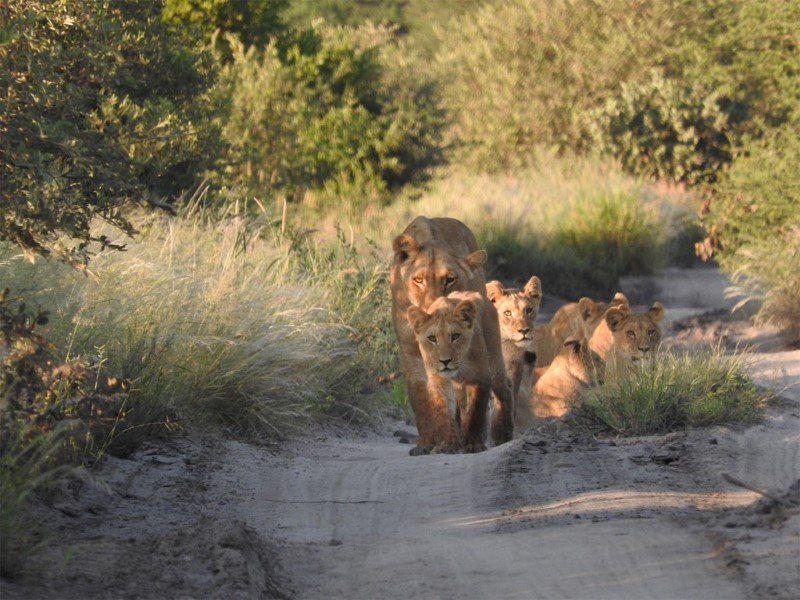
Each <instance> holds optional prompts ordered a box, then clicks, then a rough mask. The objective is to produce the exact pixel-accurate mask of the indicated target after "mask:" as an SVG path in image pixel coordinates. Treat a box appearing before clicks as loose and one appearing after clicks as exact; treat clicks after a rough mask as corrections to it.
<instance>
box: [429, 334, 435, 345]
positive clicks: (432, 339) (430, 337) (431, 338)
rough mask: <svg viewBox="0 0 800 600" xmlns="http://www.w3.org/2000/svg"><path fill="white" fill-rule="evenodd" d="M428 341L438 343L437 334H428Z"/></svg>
mask: <svg viewBox="0 0 800 600" xmlns="http://www.w3.org/2000/svg"><path fill="white" fill-rule="evenodd" d="M428 341H429V342H430V343H431V344H435V343H436V336H435V335H429V336H428Z"/></svg>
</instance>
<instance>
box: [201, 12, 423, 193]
mask: <svg viewBox="0 0 800 600" xmlns="http://www.w3.org/2000/svg"><path fill="white" fill-rule="evenodd" d="M392 35H393V32H392V30H391V29H390V28H386V27H371V26H365V27H363V28H361V29H359V30H349V29H346V28H324V27H323V28H321V29H318V30H317V29H309V30H307V31H305V32H301V33H300V34H298V35H297V36H296V37H295V38H294V39H293V40H292V41H291V42H286V41H283V42H281V44H280V45H279V44H276V43H273V44H270V45H269V46H267V48H265V49H264V51H263V52H258V51H256V50H255V49H254V48H252V47H251V48H249V49H245V48H244V46H242V45H241V44H237V43H234V44H233V60H232V63H231V64H230V65H228V66H227V67H225V68H224V69H223V71H222V77H221V83H220V87H219V88H218V90H217V92H218V98H220V102H221V105H222V106H223V116H222V122H223V135H224V138H225V140H226V142H227V143H228V144H229V145H230V152H229V153H228V155H227V161H226V164H225V165H224V166H223V169H221V172H220V175H221V179H222V180H223V181H224V182H226V183H227V184H229V185H237V184H241V185H243V186H244V187H245V188H246V189H249V190H252V192H253V193H257V194H263V192H264V190H268V193H269V192H271V194H279V193H280V194H282V195H288V197H289V198H296V197H298V196H300V197H301V196H302V191H303V190H304V189H306V188H309V189H312V190H322V189H325V188H328V189H329V190H330V191H332V192H334V193H335V192H336V191H339V190H341V189H344V190H350V189H352V187H351V186H352V185H353V184H355V187H356V189H357V190H367V191H368V192H370V194H371V199H372V200H375V199H376V198H378V199H380V197H381V195H383V194H384V193H385V192H386V191H387V190H388V189H389V188H390V187H391V186H394V185H397V184H400V183H405V182H408V181H411V180H414V179H415V178H418V177H419V176H420V174H421V168H422V167H423V166H428V164H429V162H430V161H431V160H432V159H433V158H434V157H435V152H436V150H435V148H436V140H437V134H436V129H437V127H438V126H437V124H436V117H435V114H434V111H433V110H432V108H431V107H430V102H429V101H428V100H426V99H425V98H426V96H425V93H424V91H422V90H417V91H415V90H413V89H409V86H408V83H406V84H405V85H404V86H400V87H398V88H393V89H392V88H389V87H388V86H387V85H385V83H384V77H385V70H384V66H383V64H382V63H381V59H380V56H381V48H382V47H383V46H385V45H388V44H390V42H391V39H392ZM426 103H427V104H426Z"/></svg>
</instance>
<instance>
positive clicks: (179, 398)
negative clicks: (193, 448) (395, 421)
mask: <svg viewBox="0 0 800 600" xmlns="http://www.w3.org/2000/svg"><path fill="white" fill-rule="evenodd" d="M138 226H139V229H140V230H141V234H140V237H138V238H137V239H136V240H125V242H126V243H127V250H126V251H125V252H123V253H120V252H112V251H108V252H104V253H103V254H101V255H100V256H98V257H96V258H95V260H94V261H93V263H92V269H93V271H94V272H95V273H96V275H97V279H96V280H94V279H91V278H87V277H85V276H83V275H80V274H77V273H75V272H73V271H71V270H69V269H68V268H66V267H63V266H62V265H60V264H57V263H42V264H37V265H34V266H30V265H27V264H26V263H24V261H22V260H21V259H19V258H13V257H10V258H9V257H7V258H6V265H7V267H8V271H9V273H10V274H11V278H10V280H8V281H7V283H6V285H9V287H12V288H14V289H16V290H19V291H21V292H24V293H26V294H27V296H28V298H29V301H30V302H33V301H35V302H39V303H40V304H42V305H43V306H46V307H48V308H50V310H51V327H50V331H49V332H48V335H49V337H50V339H51V341H52V342H53V343H54V344H55V345H56V347H58V348H61V349H62V350H63V352H64V354H65V356H67V357H76V356H87V355H88V356H92V357H94V358H95V359H97V358H102V363H103V368H104V369H105V371H106V372H107V373H109V374H113V375H114V376H116V377H119V378H124V379H126V380H130V381H131V382H132V383H131V385H132V392H131V400H132V402H131V407H130V409H129V410H130V413H131V417H132V419H133V421H134V422H136V423H138V424H143V423H151V422H161V421H163V420H164V419H165V418H167V417H169V419H170V420H171V421H172V422H173V423H174V422H176V421H177V423H179V424H192V425H196V426H197V425H200V426H202V425H221V426H223V427H225V428H229V429H231V430H232V431H233V432H235V433H239V434H252V435H256V436H260V435H278V436H281V435H284V434H286V433H287V432H289V431H291V430H293V429H294V428H296V427H297V426H298V425H300V424H302V423H303V422H304V421H305V420H306V419H307V418H308V416H309V415H311V414H314V413H315V411H317V410H318V409H319V408H320V407H325V408H326V409H336V408H339V409H342V410H344V411H345V412H347V411H350V412H354V413H355V412H359V413H363V412H364V410H363V408H362V407H360V406H359V404H360V403H363V402H374V401H375V400H374V398H370V393H374V392H376V390H374V389H371V387H370V383H371V381H372V379H373V377H372V375H373V371H374V372H376V373H377V372H379V371H380V369H381V368H383V367H384V366H386V365H387V364H388V363H389V362H391V357H387V356H383V355H381V356H376V352H375V351H374V348H375V347H377V348H379V351H380V352H382V353H384V354H386V353H388V348H387V344H388V342H386V341H385V340H384V339H375V338H376V336H375V333H376V331H378V332H379V331H383V332H384V333H386V330H387V329H388V328H387V326H386V324H387V323H388V310H385V309H384V308H383V306H382V305H383V304H385V302H386V301H387V299H388V296H387V295H386V294H385V293H384V291H385V290H384V287H385V286H387V284H386V283H385V272H384V270H383V265H382V264H380V265H379V264H377V263H376V262H375V263H365V262H364V261H362V260H361V258H360V255H359V254H358V253H357V252H351V251H349V250H348V248H347V247H346V244H344V243H339V244H338V245H337V244H328V245H326V246H319V247H318V246H317V245H316V244H315V243H313V241H312V240H311V238H308V239H306V240H303V239H302V236H298V235H293V234H290V232H287V231H284V232H281V231H280V230H279V229H278V228H276V227H273V226H272V225H270V224H268V223H267V222H266V221H264V220H262V221H258V220H251V219H244V218H243V217H241V216H237V215H229V216H228V217H227V218H224V219H223V220H222V221H221V222H219V223H212V222H206V221H205V219H204V216H203V215H202V214H201V213H200V212H196V213H193V214H188V215H183V218H181V219H175V218H171V217H165V216H163V215H149V216H146V217H142V218H140V219H139V223H138ZM306 237H307V236H306ZM365 346H369V347H370V350H369V352H363V353H362V350H364V347H365ZM364 354H367V355H369V356H370V358H371V359H373V360H374V362H373V363H370V362H369V361H367V360H366V359H365V358H364ZM95 362H96V360H95ZM373 395H374V394H373Z"/></svg>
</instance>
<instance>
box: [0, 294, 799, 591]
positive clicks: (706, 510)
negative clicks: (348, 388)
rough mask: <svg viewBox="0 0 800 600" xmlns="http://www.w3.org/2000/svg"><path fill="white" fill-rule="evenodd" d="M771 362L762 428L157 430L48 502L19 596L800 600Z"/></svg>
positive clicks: (794, 382) (776, 356)
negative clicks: (499, 435) (452, 450)
mask: <svg viewBox="0 0 800 600" xmlns="http://www.w3.org/2000/svg"><path fill="white" fill-rule="evenodd" d="M701 287H702V286H701ZM650 292H651V293H656V294H657V293H658V290H655V292H653V290H650ZM690 308H693V310H694V313H692V311H691V310H688V309H687V310H686V311H685V312H684V313H680V314H681V316H682V317H685V316H686V315H691V314H697V313H699V312H702V309H701V308H698V307H690ZM669 327H670V328H672V325H671V324H670V325H669ZM726 327H727V328H728V329H725V328H726ZM731 327H733V326H732V325H731V324H729V323H728V324H725V323H723V324H720V323H718V322H715V321H714V320H713V319H705V320H703V318H701V319H700V320H699V321H698V322H697V323H696V324H695V325H693V327H692V332H694V333H692V334H691V336H693V337H691V336H690V335H689V334H686V335H684V333H683V332H686V331H687V330H685V329H681V328H680V327H677V328H675V329H672V331H673V333H672V340H673V342H675V343H678V342H680V343H686V344H691V343H693V342H697V343H707V342H708V340H706V339H705V337H707V336H712V337H713V336H717V337H718V338H719V337H720V336H724V335H729V337H730V340H729V341H730V342H731V343H734V342H735V340H734V339H733V338H734V337H737V336H738V337H739V338H742V337H746V336H747V335H749V330H748V331H744V330H742V329H741V326H737V327H740V329H738V330H736V331H734V329H736V328H735V327H733V329H731ZM745 329H746V328H745ZM726 331H727V332H728V333H727V334H726V333H725V332H726ZM759 335H760V334H759ZM681 336H682V337H681ZM752 339H758V336H756V335H754V336H753V337H752ZM750 369H751V373H752V375H753V377H754V378H755V380H756V381H757V382H758V383H760V384H762V385H764V386H766V387H770V388H772V389H775V390H777V391H782V396H781V398H779V399H776V400H775V401H773V402H772V403H771V405H770V406H769V408H768V409H767V411H766V414H765V419H764V422H763V423H761V424H759V425H756V426H753V427H747V428H743V427H735V426H734V427H714V428H709V429H699V430H694V431H689V432H681V433H676V434H671V435H668V436H651V437H642V438H634V439H615V440H597V439H594V438H592V437H591V436H587V435H585V434H581V433H579V432H576V431H572V430H569V429H568V428H566V427H565V426H563V425H560V424H551V425H549V426H547V427H545V428H540V429H539V430H531V431H528V432H525V433H524V434H521V435H519V436H518V437H517V438H516V439H515V440H514V441H512V442H510V443H508V444H505V445H503V446H501V447H498V448H492V449H490V450H489V451H487V452H484V453H481V454H478V455H454V456H444V455H439V456H424V457H415V458H412V457H409V456H408V449H409V446H408V445H407V444H403V443H400V437H398V436H396V435H393V433H394V431H395V430H396V429H409V427H408V426H407V425H405V424H396V423H386V424H385V425H384V426H383V427H381V428H380V429H379V430H377V431H364V430H346V429H341V428H338V429H337V428H332V427H327V428H320V429H319V430H317V431H314V432H312V433H310V434H309V435H308V436H306V437H305V438H303V439H298V440H294V441H293V442H291V443H288V444H283V445H281V446H279V447H274V448H267V447H254V446H249V445H245V444H241V443H237V442H232V441H223V440H216V441H215V440H209V439H204V438H186V439H171V440H169V441H166V442H163V443H157V444H156V443H154V444H148V445H147V446H145V447H143V448H142V449H141V450H139V451H138V452H137V453H136V454H135V455H134V456H133V457H132V458H131V459H129V460H120V459H115V458H112V457H108V458H107V459H106V462H105V463H104V465H103V467H102V468H101V469H100V470H99V472H98V473H96V474H94V475H89V474H86V475H85V476H84V477H82V478H78V479H76V480H74V481H72V482H71V483H70V484H68V485H66V486H65V487H64V488H63V489H62V490H60V491H59V492H57V493H56V494H54V496H53V498H51V499H50V501H49V503H47V504H42V505H41V506H40V507H39V509H38V516H39V518H40V520H41V521H42V522H43V523H44V524H45V525H46V526H47V527H48V528H49V529H51V530H52V531H56V532H58V535H57V537H55V538H51V539H49V540H47V543H46V545H45V546H44V548H43V551H42V552H41V553H40V554H39V555H38V556H36V557H34V558H32V559H30V561H29V563H28V569H27V576H26V578H25V579H23V580H22V581H18V582H13V583H12V582H7V581H3V582H2V588H0V596H2V598H3V599H6V598H12V599H13V598H25V599H28V598H48V599H50V598H58V599H70V598H75V599H78V598H81V599H83V598H152V599H161V598H198V599H199V598H225V599H228V598H243V599H250V598H298V599H303V600H306V599H309V600H311V599H317V598H319V599H322V598H325V599H332V600H338V599H348V600H362V599H363V600H373V599H394V598H398V599H399V598H403V599H405V598H423V599H442V600H447V599H450V598H453V599H455V598H465V597H466V598H492V599H498V600H504V599H513V598H526V599H527V598H547V599H550V598H558V599H560V598H586V599H589V598H591V599H601V598H615V599H616V598H623V599H624V598H631V599H642V598H654V599H657V598H665V599H666V598H669V599H676V598H687V599H689V598H691V599H695V598H725V599H737V598H750V599H761V598H781V599H784V598H785V599H789V598H797V590H798V589H800V461H799V459H800V351H795V352H778V353H774V352H773V353H765V354H758V355H755V354H754V355H753V361H752V365H751V367H750ZM787 386H794V387H789V388H788V389H787ZM754 490H761V492H759V491H754ZM764 493H766V494H768V495H769V496H771V498H770V497H766V496H765V495H764Z"/></svg>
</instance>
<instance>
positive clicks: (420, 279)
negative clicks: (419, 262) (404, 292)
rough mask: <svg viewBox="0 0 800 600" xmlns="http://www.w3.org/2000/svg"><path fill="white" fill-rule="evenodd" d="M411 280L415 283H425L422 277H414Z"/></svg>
mask: <svg viewBox="0 0 800 600" xmlns="http://www.w3.org/2000/svg"><path fill="white" fill-rule="evenodd" d="M411 281H413V282H414V283H416V284H417V285H422V284H423V283H425V278H424V277H414V278H413V279H412V280H411Z"/></svg>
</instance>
